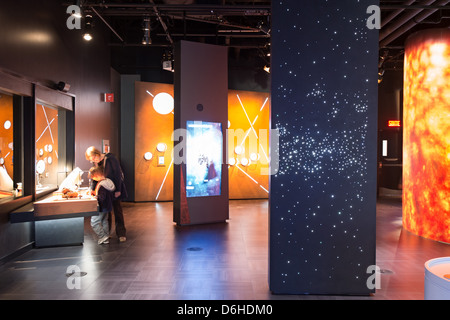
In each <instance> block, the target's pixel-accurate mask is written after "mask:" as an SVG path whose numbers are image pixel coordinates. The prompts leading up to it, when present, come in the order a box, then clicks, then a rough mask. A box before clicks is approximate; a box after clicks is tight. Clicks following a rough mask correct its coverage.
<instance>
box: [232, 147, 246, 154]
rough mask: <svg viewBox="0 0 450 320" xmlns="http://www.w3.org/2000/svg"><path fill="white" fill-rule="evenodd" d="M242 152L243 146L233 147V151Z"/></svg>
mask: <svg viewBox="0 0 450 320" xmlns="http://www.w3.org/2000/svg"><path fill="white" fill-rule="evenodd" d="M242 152H244V147H242V146H237V147H236V148H234V153H236V154H241V153H242Z"/></svg>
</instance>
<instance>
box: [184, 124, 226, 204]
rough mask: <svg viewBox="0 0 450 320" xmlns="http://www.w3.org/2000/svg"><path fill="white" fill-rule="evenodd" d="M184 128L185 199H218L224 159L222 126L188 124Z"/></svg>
mask: <svg viewBox="0 0 450 320" xmlns="http://www.w3.org/2000/svg"><path fill="white" fill-rule="evenodd" d="M186 129H187V139H186V196H187V197H208V196H219V195H220V192H221V187H220V186H221V180H222V179H221V177H222V159H223V135H222V125H221V123H216V122H205V121H187V123H186Z"/></svg>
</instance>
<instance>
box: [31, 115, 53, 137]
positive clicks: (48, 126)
mask: <svg viewBox="0 0 450 320" xmlns="http://www.w3.org/2000/svg"><path fill="white" fill-rule="evenodd" d="M54 120H55V118H53V119H52V121H50V123H48V122H47V123H48V124H47V126H46V127H45V129H44V131H42V133H41V135H40V136H39V138H37V140H36V142H38V141H39V139H41V138H42V136H43V135H44V133H45V131H47V129H49V130H50V125H51V124H52V122H53V121H54ZM50 132H51V131H50ZM50 134H51V133H50ZM52 141H53V137H52Z"/></svg>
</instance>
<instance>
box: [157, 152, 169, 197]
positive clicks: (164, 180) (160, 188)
mask: <svg viewBox="0 0 450 320" xmlns="http://www.w3.org/2000/svg"><path fill="white" fill-rule="evenodd" d="M172 163H173V158H172V161H170V165H169V168H168V169H167V172H166V175H165V176H164V179H163V182H162V184H161V187H159V191H158V194H157V195H156V199H155V200H158V197H159V194H160V193H161V190H162V187H163V186H164V183H165V182H166V178H167V175H168V174H169V171H170V168H171V167H172Z"/></svg>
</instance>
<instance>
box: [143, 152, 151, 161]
mask: <svg viewBox="0 0 450 320" xmlns="http://www.w3.org/2000/svg"><path fill="white" fill-rule="evenodd" d="M152 158H153V154H152V153H151V152H146V153H145V154H144V159H145V160H147V161H150V160H152Z"/></svg>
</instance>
